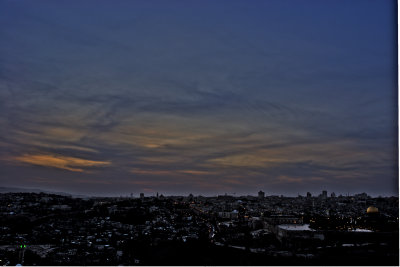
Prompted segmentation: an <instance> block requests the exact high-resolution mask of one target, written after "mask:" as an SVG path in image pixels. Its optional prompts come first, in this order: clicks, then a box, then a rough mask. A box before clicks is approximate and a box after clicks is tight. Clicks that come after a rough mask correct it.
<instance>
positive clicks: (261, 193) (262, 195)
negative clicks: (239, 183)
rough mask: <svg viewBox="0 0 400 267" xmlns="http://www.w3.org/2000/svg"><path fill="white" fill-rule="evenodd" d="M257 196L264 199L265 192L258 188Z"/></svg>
mask: <svg viewBox="0 0 400 267" xmlns="http://www.w3.org/2000/svg"><path fill="white" fill-rule="evenodd" d="M258 198H259V199H264V198H265V193H264V192H263V191H261V190H260V192H258Z"/></svg>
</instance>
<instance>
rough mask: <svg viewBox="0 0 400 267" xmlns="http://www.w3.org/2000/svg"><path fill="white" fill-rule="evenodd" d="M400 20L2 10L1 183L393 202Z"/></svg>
mask: <svg viewBox="0 0 400 267" xmlns="http://www.w3.org/2000/svg"><path fill="white" fill-rule="evenodd" d="M396 7H397V6H396V2H395V1H388V0H387V1H379V2H373V1H324V2H323V3H322V2H318V1H311V0H310V1H302V2H301V3H300V2H298V1H281V0H280V1H263V2H251V3H249V2H247V1H219V2H214V1H201V2H200V1H198V2H195V1H187V2H186V1H185V2H183V1H167V2H166V1H134V2H133V1H132V2H130V1H113V2H112V3H111V2H109V1H84V2H78V1H76V2H75V1H74V2H71V1H57V2H51V1H35V2H34V3H33V2H29V1H23V0H22V1H2V2H1V3H0V35H1V36H2V38H0V112H1V114H2V116H0V184H1V185H2V186H4V187H18V188H40V189H43V190H49V191H59V192H67V193H73V194H82V195H103V196H106V195H113V196H118V195H127V194H130V193H133V194H135V195H138V194H139V193H141V192H143V193H145V194H146V195H151V194H156V192H159V193H160V194H164V195H187V194H189V193H192V194H194V195H207V196H209V195H220V194H224V193H227V194H233V193H236V196H240V195H247V194H254V195H256V194H257V192H258V191H259V190H262V191H264V192H265V193H266V194H267V195H269V194H275V195H288V196H297V194H300V195H305V194H306V193H307V192H312V193H313V195H314V194H315V193H320V192H322V190H327V191H328V193H329V194H330V192H335V193H336V194H337V195H339V194H343V195H345V194H347V193H348V194H357V193H362V192H366V193H368V194H369V195H373V196H378V195H382V196H392V195H393V196H397V195H398V144H397V138H398V135H397V131H398V130H397V56H396V55H397V32H396V31H397V29H396V19H397V14H396V11H397V9H396ZM314 192H315V193H314Z"/></svg>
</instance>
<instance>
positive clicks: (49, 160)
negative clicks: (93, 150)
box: [13, 154, 111, 172]
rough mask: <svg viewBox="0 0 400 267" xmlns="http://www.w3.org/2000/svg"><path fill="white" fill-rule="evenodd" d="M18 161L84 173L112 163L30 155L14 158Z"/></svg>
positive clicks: (58, 156) (57, 156) (59, 156)
mask: <svg viewBox="0 0 400 267" xmlns="http://www.w3.org/2000/svg"><path fill="white" fill-rule="evenodd" d="M13 159H14V160H16V161H19V162H22V163H28V164H32V165H38V166H44V167H52V168H58V169H64V170H69V171H73V172H84V171H85V168H87V167H103V166H108V165H110V164H111V163H110V162H109V161H95V160H87V159H81V158H75V157H65V156H61V155H29V154H24V155H22V156H18V157H14V158H13Z"/></svg>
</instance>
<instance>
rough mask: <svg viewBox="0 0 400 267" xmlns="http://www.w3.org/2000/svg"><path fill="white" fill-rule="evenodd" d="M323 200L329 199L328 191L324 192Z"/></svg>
mask: <svg viewBox="0 0 400 267" xmlns="http://www.w3.org/2000/svg"><path fill="white" fill-rule="evenodd" d="M322 198H323V199H326V198H328V192H327V191H326V190H324V191H322Z"/></svg>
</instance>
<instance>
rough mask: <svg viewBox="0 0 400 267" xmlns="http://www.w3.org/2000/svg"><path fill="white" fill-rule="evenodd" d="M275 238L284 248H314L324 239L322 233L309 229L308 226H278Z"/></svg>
mask: <svg viewBox="0 0 400 267" xmlns="http://www.w3.org/2000/svg"><path fill="white" fill-rule="evenodd" d="M276 237H277V239H278V240H279V241H280V242H281V243H282V244H283V245H284V246H286V247H304V246H305V245H307V246H315V245H318V244H321V242H322V241H323V240H324V239H325V236H324V234H323V233H322V232H320V231H316V230H314V229H311V228H310V226H309V225H308V224H282V225H278V226H277V231H276Z"/></svg>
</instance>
